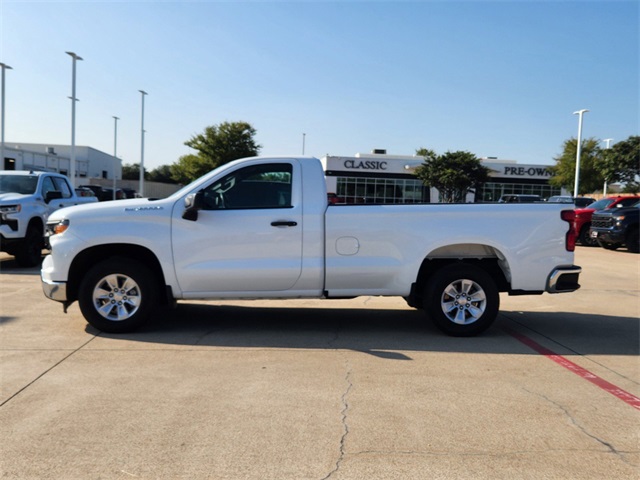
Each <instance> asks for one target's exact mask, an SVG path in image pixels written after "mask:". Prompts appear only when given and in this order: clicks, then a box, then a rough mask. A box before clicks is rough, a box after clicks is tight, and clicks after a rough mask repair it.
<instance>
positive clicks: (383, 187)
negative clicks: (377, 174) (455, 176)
mask: <svg viewBox="0 0 640 480" xmlns="http://www.w3.org/2000/svg"><path fill="white" fill-rule="evenodd" d="M336 190H337V192H336V194H337V196H338V199H337V202H336V203H338V204H340V203H342V204H403V203H428V202H429V189H428V188H427V187H425V186H424V184H423V183H422V182H421V181H420V180H412V179H398V178H367V177H338V179H337V189H336Z"/></svg>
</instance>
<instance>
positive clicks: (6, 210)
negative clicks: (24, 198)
mask: <svg viewBox="0 0 640 480" xmlns="http://www.w3.org/2000/svg"><path fill="white" fill-rule="evenodd" d="M20 210H22V205H3V206H1V207H0V214H2V217H3V218H4V217H5V216H6V215H10V214H12V213H20Z"/></svg>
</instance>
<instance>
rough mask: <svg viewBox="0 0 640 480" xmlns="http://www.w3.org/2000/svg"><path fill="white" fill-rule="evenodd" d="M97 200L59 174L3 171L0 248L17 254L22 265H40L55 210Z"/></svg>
mask: <svg viewBox="0 0 640 480" xmlns="http://www.w3.org/2000/svg"><path fill="white" fill-rule="evenodd" d="M96 201H97V198H95V197H78V196H77V195H76V194H75V192H74V190H73V188H71V183H70V182H69V179H68V178H67V177H65V176H64V175H61V174H59V173H52V172H33V171H26V170H25V171H20V170H16V171H14V170H3V171H0V250H1V251H3V252H7V253H8V254H10V255H13V256H15V258H16V262H17V263H18V265H20V266H22V267H34V266H36V265H38V264H39V263H40V261H41V260H42V247H43V246H44V228H45V224H46V222H47V219H48V217H49V215H50V214H51V212H53V211H54V210H57V209H59V208H64V207H70V206H73V205H79V204H81V203H89V202H96Z"/></svg>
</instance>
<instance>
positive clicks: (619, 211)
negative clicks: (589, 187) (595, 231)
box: [594, 205, 640, 217]
mask: <svg viewBox="0 0 640 480" xmlns="http://www.w3.org/2000/svg"><path fill="white" fill-rule="evenodd" d="M639 210H640V209H639V208H638V207H636V206H633V205H632V206H630V207H621V208H615V207H614V208H608V209H606V210H598V211H597V212H595V213H594V215H597V216H598V217H603V216H607V217H617V216H619V215H628V214H630V213H635V214H638V211H639Z"/></svg>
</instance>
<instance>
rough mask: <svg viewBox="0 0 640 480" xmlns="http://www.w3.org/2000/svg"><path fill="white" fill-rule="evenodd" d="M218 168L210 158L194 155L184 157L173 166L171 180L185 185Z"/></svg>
mask: <svg viewBox="0 0 640 480" xmlns="http://www.w3.org/2000/svg"><path fill="white" fill-rule="evenodd" d="M214 168H216V166H215V164H214V163H213V162H212V161H211V160H209V159H208V158H206V157H204V156H202V155H199V154H194V153H189V154H187V155H183V156H181V157H180V159H179V160H178V161H177V162H176V163H174V164H173V165H171V178H172V179H173V180H174V181H176V182H178V183H181V184H183V185H186V184H187V183H190V182H192V181H194V180H195V179H196V178H199V177H201V176H202V175H204V174H206V173H209V172H210V171H211V170H213V169H214Z"/></svg>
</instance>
